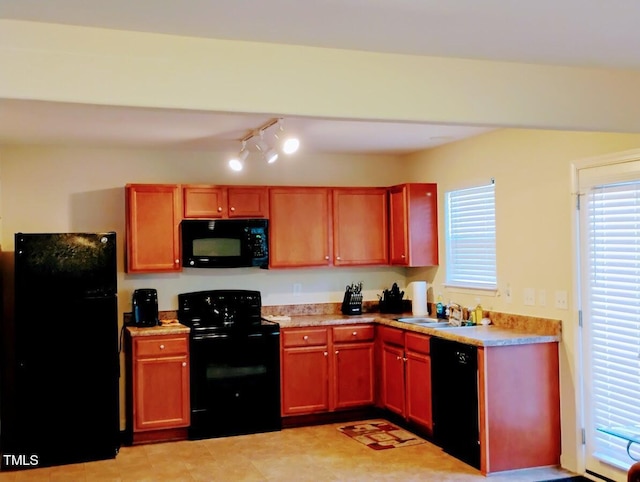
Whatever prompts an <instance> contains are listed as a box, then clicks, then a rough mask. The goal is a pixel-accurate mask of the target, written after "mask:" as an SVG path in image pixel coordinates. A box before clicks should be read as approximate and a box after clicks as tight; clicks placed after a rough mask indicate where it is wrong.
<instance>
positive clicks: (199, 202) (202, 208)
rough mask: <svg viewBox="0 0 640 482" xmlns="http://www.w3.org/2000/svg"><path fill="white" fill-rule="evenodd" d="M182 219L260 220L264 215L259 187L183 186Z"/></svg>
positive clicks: (264, 193)
mask: <svg viewBox="0 0 640 482" xmlns="http://www.w3.org/2000/svg"><path fill="white" fill-rule="evenodd" d="M183 196H184V217H185V218H205V219H216V218H264V217H267V216H268V213H269V207H268V200H269V198H268V195H267V188H266V187H263V186H184V188H183Z"/></svg>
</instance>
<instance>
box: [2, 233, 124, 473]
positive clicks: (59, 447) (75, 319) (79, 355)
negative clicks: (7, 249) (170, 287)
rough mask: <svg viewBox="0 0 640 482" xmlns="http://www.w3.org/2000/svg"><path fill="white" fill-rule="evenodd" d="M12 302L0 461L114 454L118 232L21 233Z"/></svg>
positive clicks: (50, 461)
mask: <svg viewBox="0 0 640 482" xmlns="http://www.w3.org/2000/svg"><path fill="white" fill-rule="evenodd" d="M13 300H14V306H13V316H12V317H10V318H11V319H10V320H9V322H8V323H7V322H5V324H4V326H3V348H4V350H5V353H4V357H3V358H4V367H3V380H2V393H1V395H0V405H1V407H0V416H1V420H0V422H1V423H0V449H1V451H2V468H3V469H4V470H13V469H22V468H34V467H41V466H51V465H62V464H69V463H79V462H84V461H91V460H100V459H107V458H113V457H115V456H116V454H117V452H118V449H119V446H120V445H119V425H120V424H119V381H118V379H119V356H118V325H117V318H118V314H117V275H116V233H113V232H108V233H55V234H23V233H17V234H16V235H15V286H14V296H13Z"/></svg>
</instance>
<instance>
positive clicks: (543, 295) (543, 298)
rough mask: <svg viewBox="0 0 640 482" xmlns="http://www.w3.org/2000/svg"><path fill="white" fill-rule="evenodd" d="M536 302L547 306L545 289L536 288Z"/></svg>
mask: <svg viewBox="0 0 640 482" xmlns="http://www.w3.org/2000/svg"><path fill="white" fill-rule="evenodd" d="M538 304H539V305H540V306H547V290H538Z"/></svg>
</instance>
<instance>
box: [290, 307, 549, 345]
mask: <svg viewBox="0 0 640 482" xmlns="http://www.w3.org/2000/svg"><path fill="white" fill-rule="evenodd" d="M401 316H403V315H399V314H379V313H368V314H362V315H358V316H347V315H340V314H338V315H295V316H292V317H291V320H290V321H279V322H278V324H279V325H280V328H285V329H286V328H308V327H314V326H340V325H351V324H362V323H375V324H379V325H384V326H390V327H392V328H398V329H401V330H405V331H411V332H414V333H422V334H424V335H430V336H437V337H439V338H443V339H447V340H453V341H459V342H461V343H465V344H467V345H474V346H480V347H491V346H509V345H529V344H534V343H559V342H560V341H561V337H560V335H549V334H543V333H531V332H523V331H519V330H514V329H509V328H500V327H497V326H496V325H488V326H475V327H462V328H429V327H426V326H417V325H413V324H410V323H402V322H399V321H395V320H394V318H399V317H401ZM408 316H411V315H408Z"/></svg>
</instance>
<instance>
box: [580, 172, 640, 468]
mask: <svg viewBox="0 0 640 482" xmlns="http://www.w3.org/2000/svg"><path fill="white" fill-rule="evenodd" d="M578 179H579V188H580V258H581V263H580V270H581V274H580V285H581V293H580V295H581V310H582V320H583V347H582V348H583V351H582V353H583V370H584V371H583V375H584V378H583V388H584V408H585V412H584V413H585V420H584V423H585V451H586V453H585V467H586V470H587V472H591V473H593V474H598V475H601V476H604V477H607V478H609V479H612V480H616V481H625V480H626V471H627V469H628V467H629V466H630V465H631V464H632V463H633V462H634V458H640V447H638V446H637V445H636V446H631V447H630V448H629V449H628V447H627V445H628V439H625V438H624V437H621V436H619V434H620V433H626V432H625V430H627V431H628V430H631V431H634V430H636V428H634V427H637V433H638V435H639V436H640V409H639V407H640V161H635V162H624V163H620V164H613V165H608V166H600V167H595V168H589V169H584V170H580V171H579V173H578ZM615 434H617V435H615ZM634 447H635V448H634Z"/></svg>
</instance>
